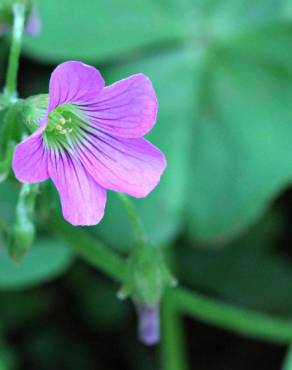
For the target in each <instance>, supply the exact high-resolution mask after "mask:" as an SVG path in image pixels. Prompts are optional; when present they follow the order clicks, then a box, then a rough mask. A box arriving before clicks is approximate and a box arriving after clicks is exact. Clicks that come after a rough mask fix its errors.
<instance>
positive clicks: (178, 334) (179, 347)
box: [161, 295, 189, 370]
mask: <svg viewBox="0 0 292 370" xmlns="http://www.w3.org/2000/svg"><path fill="white" fill-rule="evenodd" d="M161 328H162V336H161V339H162V340H161V367H162V369H163V370H177V369H179V370H188V368H189V367H188V363H187V358H186V353H185V348H186V346H185V338H184V332H183V327H182V317H181V316H180V315H179V313H177V312H176V309H175V307H174V305H173V302H172V301H171V300H170V299H168V295H166V296H165V299H163V302H162V308H161Z"/></svg>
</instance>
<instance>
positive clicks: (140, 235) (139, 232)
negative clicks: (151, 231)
mask: <svg viewBox="0 0 292 370" xmlns="http://www.w3.org/2000/svg"><path fill="white" fill-rule="evenodd" d="M116 194H117V196H118V198H119V199H120V201H121V202H122V203H123V205H124V207H125V209H126V211H127V213H128V216H129V219H130V221H131V223H132V225H133V228H134V231H135V235H136V238H137V240H138V241H141V242H145V241H147V236H146V234H145V232H144V229H143V226H142V222H141V220H140V217H139V216H138V213H137V211H136V209H135V207H134V205H133V203H132V201H131V199H130V198H129V197H128V196H126V195H124V194H122V193H116Z"/></svg>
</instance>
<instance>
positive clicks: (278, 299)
mask: <svg viewBox="0 0 292 370" xmlns="http://www.w3.org/2000/svg"><path fill="white" fill-rule="evenodd" d="M276 225H277V226H276ZM282 232H283V228H282V226H281V220H280V219H278V220H277V217H276V218H275V217H274V216H273V217H272V218H267V219H266V220H264V222H262V223H261V224H259V225H257V227H255V228H254V229H253V230H252V231H251V232H250V233H249V234H247V235H246V236H244V237H242V238H240V239H239V240H238V241H234V242H232V243H230V244H229V245H227V246H226V247H225V248H220V249H218V248H216V249H206V248H204V249H195V248H194V247H187V248H183V246H181V248H178V249H177V261H178V262H179V273H178V275H179V276H178V278H179V281H181V283H186V284H188V285H191V286H192V287H193V288H195V289H198V290H200V291H202V292H204V293H208V294H211V295H212V296H215V297H218V298H221V299H224V300H226V301H228V302H232V303H233V304H238V305H241V306H244V307H248V308H253V309H257V310H259V311H262V312H267V313H273V314H282V315H287V316H288V317H290V316H291V313H292V297H291V285H292V269H291V267H292V265H291V262H290V261H289V259H288V258H287V256H286V255H285V254H284V253H283V254H282V253H281V252H280V251H279V250H277V249H276V247H277V245H275V243H276V242H277V241H278V238H279V235H281V233H282Z"/></svg>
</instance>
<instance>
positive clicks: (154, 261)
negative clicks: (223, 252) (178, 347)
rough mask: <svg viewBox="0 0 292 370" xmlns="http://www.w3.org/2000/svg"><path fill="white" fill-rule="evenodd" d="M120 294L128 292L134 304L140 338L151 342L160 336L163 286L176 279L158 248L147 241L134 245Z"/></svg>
mask: <svg viewBox="0 0 292 370" xmlns="http://www.w3.org/2000/svg"><path fill="white" fill-rule="evenodd" d="M127 263H128V266H127V274H126V279H125V282H124V285H123V287H122V289H121V291H120V292H119V297H120V298H122V299H123V298H126V297H128V296H130V297H131V298H132V300H133V302H134V304H135V306H136V309H137V313H138V318H139V327H138V335H139V338H140V340H141V341H142V342H143V343H145V344H147V345H153V344H156V343H157V342H158V341H159V338H160V324H159V321H160V320H159V315H160V313H159V311H160V301H161V298H162V296H163V293H164V290H165V288H166V287H168V286H174V285H175V283H176V281H175V279H174V278H173V277H172V276H171V274H170V273H169V271H168V268H167V266H166V263H165V260H164V258H163V255H162V252H161V250H160V249H159V248H158V247H156V246H153V245H150V244H148V243H143V244H139V245H136V246H135V247H134V249H133V251H132V254H131V256H130V257H129V259H128V262H127Z"/></svg>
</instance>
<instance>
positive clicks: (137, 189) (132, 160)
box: [77, 133, 166, 198]
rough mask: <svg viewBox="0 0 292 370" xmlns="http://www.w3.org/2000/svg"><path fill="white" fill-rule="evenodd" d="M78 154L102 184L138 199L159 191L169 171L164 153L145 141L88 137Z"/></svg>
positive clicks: (87, 168)
mask: <svg viewBox="0 0 292 370" xmlns="http://www.w3.org/2000/svg"><path fill="white" fill-rule="evenodd" d="M77 152H78V156H79V158H80V161H82V163H83V164H84V167H85V168H86V170H87V171H88V172H89V173H90V174H91V176H92V177H93V178H94V179H95V180H96V182H97V183H98V184H100V185H101V186H102V187H104V188H105V189H111V190H115V191H118V192H122V193H126V194H129V195H132V196H134V197H137V198H140V197H145V196H147V195H148V194H149V193H150V192H151V191H152V190H153V189H154V188H155V186H156V185H157V184H158V182H159V180H160V177H161V175H162V173H163V171H164V169H165V167H166V159H165V157H164V155H163V153H162V152H161V151H160V150H159V149H158V148H156V147H155V146H153V145H152V144H151V143H149V142H148V141H147V140H145V139H141V138H140V139H121V138H115V137H112V136H109V135H107V134H102V133H100V135H99V136H98V137H96V136H93V135H88V137H87V140H86V141H84V142H83V143H82V144H80V145H79V148H78V149H77Z"/></svg>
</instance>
